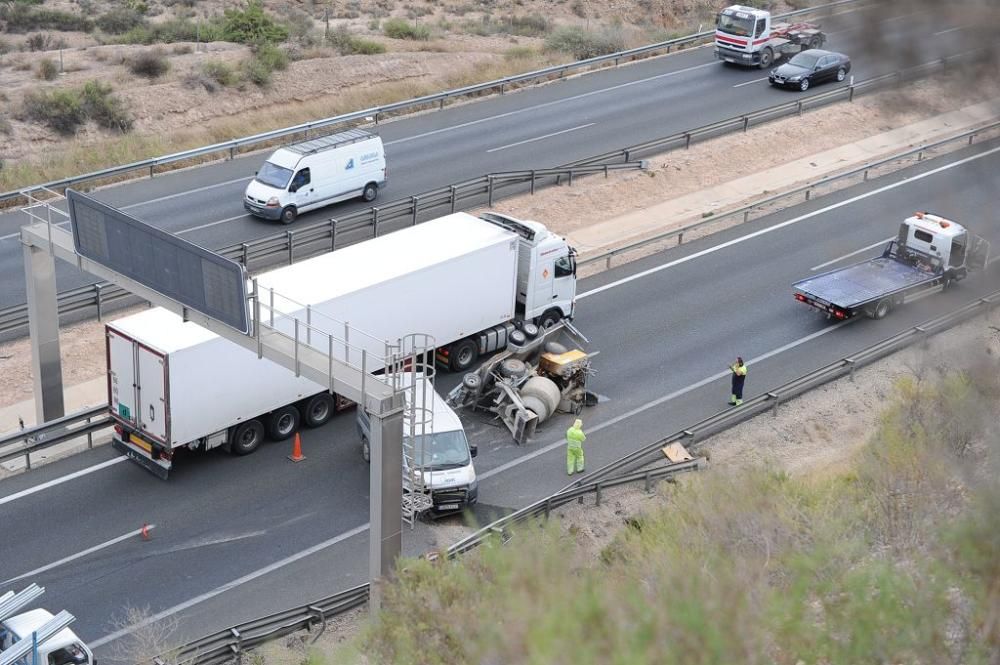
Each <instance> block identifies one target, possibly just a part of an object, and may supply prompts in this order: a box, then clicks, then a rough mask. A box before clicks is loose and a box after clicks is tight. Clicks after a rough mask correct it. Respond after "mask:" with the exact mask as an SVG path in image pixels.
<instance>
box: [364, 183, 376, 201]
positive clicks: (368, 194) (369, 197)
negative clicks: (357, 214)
mask: <svg viewBox="0 0 1000 665" xmlns="http://www.w3.org/2000/svg"><path fill="white" fill-rule="evenodd" d="M376 191H377V190H376V189H375V187H374V186H373V185H368V186H367V187H365V201H373V200H375V194H376Z"/></svg>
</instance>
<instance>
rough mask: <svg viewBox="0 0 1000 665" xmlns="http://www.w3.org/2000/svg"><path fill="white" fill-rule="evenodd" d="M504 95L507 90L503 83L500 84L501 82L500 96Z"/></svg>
mask: <svg viewBox="0 0 1000 665" xmlns="http://www.w3.org/2000/svg"><path fill="white" fill-rule="evenodd" d="M506 93H507V89H506V86H505V85H504V83H502V82H501V83H500V94H501V95H504V94H506Z"/></svg>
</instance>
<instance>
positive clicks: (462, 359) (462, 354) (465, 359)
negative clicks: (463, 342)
mask: <svg viewBox="0 0 1000 665" xmlns="http://www.w3.org/2000/svg"><path fill="white" fill-rule="evenodd" d="M457 360H458V364H459V365H461V366H463V367H464V366H466V365H468V364H469V363H471V362H472V349H470V348H469V347H468V346H463V347H462V348H460V349H459V350H458V358H457Z"/></svg>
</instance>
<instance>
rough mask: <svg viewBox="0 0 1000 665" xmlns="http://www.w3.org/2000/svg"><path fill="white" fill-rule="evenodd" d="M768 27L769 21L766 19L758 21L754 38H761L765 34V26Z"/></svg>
mask: <svg viewBox="0 0 1000 665" xmlns="http://www.w3.org/2000/svg"><path fill="white" fill-rule="evenodd" d="M765 25H767V21H765V20H764V19H762V18H761V19H757V29H756V30H754V31H753V36H754V37H760V36H761V35H763V34H764V26H765Z"/></svg>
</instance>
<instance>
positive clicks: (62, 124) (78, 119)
mask: <svg viewBox="0 0 1000 665" xmlns="http://www.w3.org/2000/svg"><path fill="white" fill-rule="evenodd" d="M23 112H24V115H25V117H26V118H27V119H29V120H32V121H34V122H38V123H41V124H43V125H46V126H48V127H49V128H51V129H53V130H54V131H56V132H58V133H60V134H62V135H63V136H72V135H73V134H75V133H76V130H77V128H79V126H80V125H82V124H83V123H84V121H85V120H86V119H87V118H86V114H85V113H84V111H83V107H82V106H81V105H80V96H79V94H78V93H76V92H74V91H72V90H52V91H44V90H33V91H30V92H28V93H27V94H26V95H25V96H24V103H23Z"/></svg>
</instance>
